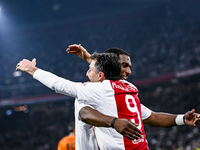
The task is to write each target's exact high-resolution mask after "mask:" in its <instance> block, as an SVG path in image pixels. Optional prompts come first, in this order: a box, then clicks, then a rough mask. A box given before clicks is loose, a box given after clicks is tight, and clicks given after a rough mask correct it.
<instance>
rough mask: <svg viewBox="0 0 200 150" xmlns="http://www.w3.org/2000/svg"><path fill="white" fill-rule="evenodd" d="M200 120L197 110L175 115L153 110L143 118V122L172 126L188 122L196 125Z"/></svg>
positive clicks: (159, 125) (155, 125)
mask: <svg viewBox="0 0 200 150" xmlns="http://www.w3.org/2000/svg"><path fill="white" fill-rule="evenodd" d="M198 122H199V114H197V113H195V110H194V109H193V110H191V111H188V112H186V113H185V114H184V115H173V114H169V113H162V112H152V113H151V115H150V116H149V117H148V118H147V119H145V120H143V123H145V124H148V125H151V126H154V127H172V126H177V125H183V124H187V125H190V126H196V125H197V124H198Z"/></svg>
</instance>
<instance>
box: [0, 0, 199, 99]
mask: <svg viewBox="0 0 200 150" xmlns="http://www.w3.org/2000/svg"><path fill="white" fill-rule="evenodd" d="M188 3H189V2H188ZM188 3H186V4H185V5H182V6H177V5H178V4H177V5H175V6H173V5H171V6H170V5H169V6H165V5H164V6H159V7H157V8H156V11H155V10H154V11H153V12H152V10H151V9H150V8H149V9H147V10H145V11H144V12H142V13H141V12H140V11H138V12H135V11H131V12H127V13H122V14H121V15H120V16H115V15H113V16H112V17H106V15H105V16H104V17H99V18H98V19H96V18H88V19H87V18H86V19H85V20H76V21H72V22H67V23H65V24H60V25H57V26H56V25H54V26H53V25H52V26H51V25H46V26H44V25H43V26H42V25H41V26H36V27H34V26H33V27H32V26H31V27H26V28H20V29H19V30H17V31H16V32H11V33H12V34H14V37H18V36H19V35H18V34H21V35H22V36H20V37H18V38H16V39H15V40H11V39H10V40H5V39H3V40H2V41H6V42H4V43H1V45H0V46H1V47H2V53H1V56H0V57H1V59H0V64H1V69H2V71H1V72H0V77H1V78H0V83H1V85H2V86H1V96H0V98H1V99H3V98H12V97H16V96H18V97H19V96H22V95H23V93H24V91H22V92H21V93H22V95H20V94H19V93H20V92H19V91H18V92H13V90H12V93H8V94H6V92H10V91H11V90H9V89H11V87H12V85H15V84H20V85H21V84H22V85H21V86H22V87H23V85H24V86H25V85H26V84H24V83H32V82H35V81H33V80H32V79H31V78H30V77H28V76H26V75H24V74H23V75H22V76H16V75H13V73H14V71H15V65H16V63H17V62H18V61H19V60H21V58H28V59H32V58H33V57H35V58H37V61H38V62H39V64H40V66H38V67H41V68H44V69H46V70H49V71H51V72H54V73H55V74H58V75H60V76H63V77H65V78H69V79H71V80H73V81H87V78H86V77H85V72H86V70H87V68H88V64H87V63H86V62H83V61H82V60H80V59H79V58H78V57H75V56H71V55H69V54H67V53H66V52H65V50H66V48H67V47H68V45H70V44H74V43H77V44H79V43H80V44H82V45H83V46H84V47H85V48H86V49H87V50H88V51H89V52H90V53H92V52H94V51H98V52H103V51H104V50H106V49H107V48H109V47H119V48H122V49H124V50H126V51H127V52H129V53H130V56H131V58H132V68H131V69H132V75H131V76H130V78H129V81H131V82H134V81H137V80H140V79H145V78H151V77H157V76H161V75H166V74H169V73H174V72H177V71H181V70H187V69H191V68H195V67H199V66H200V45H199V42H200V38H199V32H200V30H199V23H200V19H199V17H198V14H199V13H200V11H199V9H197V8H196V7H195V6H193V7H190V3H189V4H188ZM154 9H155V8H154ZM149 12H151V13H149ZM119 17H120V19H118V20H117V18H119ZM130 20H131V21H130ZM77 24H79V25H80V26H81V28H80V26H78V25H77ZM49 26H50V27H49ZM93 26H95V28H92V27H93ZM52 29H53V30H52ZM11 33H9V34H11ZM1 38H2V37H1ZM11 58H12V59H11ZM5 63H6V65H4V64H5ZM72 66H73V67H72ZM68 68H70V74H69V73H68V72H67V71H68ZM71 68H73V69H71ZM7 89H8V90H7ZM22 89H23V88H22ZM24 89H25V90H27V88H24ZM31 90H32V89H30V91H31ZM48 92H49V91H48ZM16 93H18V94H19V95H17V94H16ZM35 94H37V92H35Z"/></svg>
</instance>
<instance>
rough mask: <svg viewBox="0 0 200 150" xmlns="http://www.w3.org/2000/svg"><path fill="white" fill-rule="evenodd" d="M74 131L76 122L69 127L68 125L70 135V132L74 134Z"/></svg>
mask: <svg viewBox="0 0 200 150" xmlns="http://www.w3.org/2000/svg"><path fill="white" fill-rule="evenodd" d="M74 129H75V124H74V122H71V123H69V125H68V131H69V133H70V132H73V131H74Z"/></svg>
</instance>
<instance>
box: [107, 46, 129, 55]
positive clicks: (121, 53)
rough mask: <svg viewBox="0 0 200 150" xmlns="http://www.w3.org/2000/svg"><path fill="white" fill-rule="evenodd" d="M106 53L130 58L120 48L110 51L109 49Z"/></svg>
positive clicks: (112, 48)
mask: <svg viewBox="0 0 200 150" xmlns="http://www.w3.org/2000/svg"><path fill="white" fill-rule="evenodd" d="M104 53H115V54H117V55H118V56H119V55H127V56H130V55H129V54H128V53H127V52H126V51H124V50H122V49H120V48H117V47H111V48H109V49H107V50H106V51H105V52H104Z"/></svg>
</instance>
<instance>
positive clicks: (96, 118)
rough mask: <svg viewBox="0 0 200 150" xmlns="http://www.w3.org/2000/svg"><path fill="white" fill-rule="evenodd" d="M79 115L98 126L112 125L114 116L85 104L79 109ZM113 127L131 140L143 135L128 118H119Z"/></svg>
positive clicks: (84, 120)
mask: <svg viewBox="0 0 200 150" xmlns="http://www.w3.org/2000/svg"><path fill="white" fill-rule="evenodd" d="M79 116H80V118H81V120H82V121H83V122H85V123H87V124H90V125H93V126H96V127H111V124H112V122H113V119H114V117H111V116H107V115H104V114H102V113H100V112H98V111H97V110H94V109H93V108H91V107H89V106H84V107H83V108H82V109H81V110H80V111H79ZM113 128H114V129H115V130H116V131H117V132H118V133H120V134H121V135H123V136H125V137H126V138H128V139H130V140H134V139H138V138H140V137H141V135H140V133H142V132H141V131H140V130H139V129H138V128H137V125H136V124H134V123H132V122H131V121H129V120H127V119H119V118H117V119H116V120H115V122H113Z"/></svg>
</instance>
